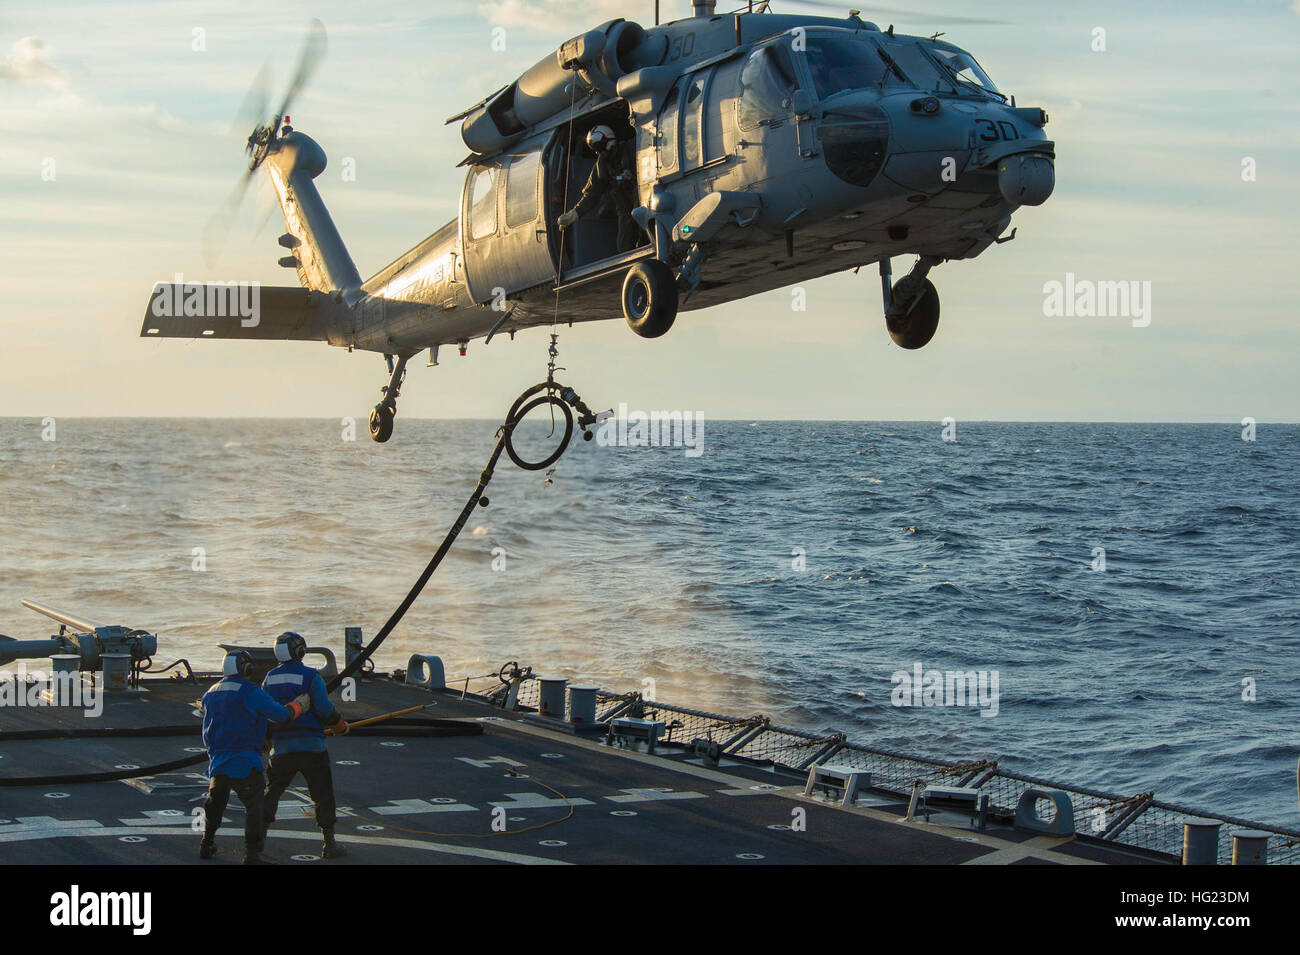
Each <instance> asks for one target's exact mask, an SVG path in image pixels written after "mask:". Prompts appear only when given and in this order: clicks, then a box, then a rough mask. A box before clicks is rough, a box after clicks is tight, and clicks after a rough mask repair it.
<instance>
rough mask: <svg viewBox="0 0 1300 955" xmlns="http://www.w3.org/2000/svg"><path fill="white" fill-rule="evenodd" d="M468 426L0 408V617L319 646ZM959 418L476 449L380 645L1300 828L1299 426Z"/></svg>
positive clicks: (397, 592)
mask: <svg viewBox="0 0 1300 955" xmlns="http://www.w3.org/2000/svg"><path fill="white" fill-rule="evenodd" d="M359 425H360V427H361V428H362V429H364V422H359ZM494 427H495V424H494V423H493V422H487V421H417V420H408V419H402V418H399V420H398V425H397V436H396V437H395V439H394V441H393V442H391V443H390V444H388V445H386V446H377V445H374V444H372V443H371V442H370V441H369V440H368V439H367V437H366V436H365V434H364V431H363V432H362V433H361V434H360V435H359V436H358V438H357V440H355V441H348V440H344V436H343V434H342V430H343V429H342V428H341V425H340V423H339V422H338V421H337V420H194V419H184V420H179V419H178V420H166V419H148V420H145V419H140V420H135V419H61V420H59V421H58V422H57V432H56V435H55V440H54V441H43V440H42V439H41V430H42V426H41V423H40V422H39V421H34V420H18V419H3V420H0V454H2V457H0V517H2V518H3V524H2V527H3V531H2V533H0V631H2V632H4V633H6V634H8V635H10V636H13V637H16V638H18V639H32V638H37V637H42V636H47V635H48V634H49V633H50V632H52V631H51V628H50V627H48V626H47V625H46V623H45V622H44V621H43V618H40V617H38V616H36V615H34V614H32V613H31V612H29V611H26V610H24V609H23V608H22V607H21V606H20V605H19V600H20V599H21V598H23V597H28V598H32V599H36V600H40V601H43V602H45V603H48V604H52V605H54V606H56V607H60V608H65V609H70V610H74V611H78V612H81V613H84V614H85V615H87V616H90V617H92V618H95V619H99V620H102V621H104V622H109V623H123V624H129V625H132V626H137V627H144V628H148V629H151V630H155V631H157V632H158V633H159V635H160V640H161V649H160V652H159V654H158V662H160V663H169V662H171V661H172V660H174V659H176V658H179V657H187V658H189V659H190V660H191V661H192V662H194V663H195V664H196V665H209V666H215V665H216V664H217V663H218V661H219V660H220V651H218V650H217V649H216V645H217V644H218V643H220V642H243V643H250V642H251V643H267V644H269V643H270V642H271V641H273V640H274V638H275V636H276V635H277V634H278V633H279V632H280V631H282V630H284V629H294V630H298V631H301V632H302V633H304V634H305V635H306V636H307V637H308V638H309V640H310V641H311V642H313V643H321V642H323V643H326V644H328V645H330V646H332V647H334V649H335V650H336V652H337V653H339V655H340V657H341V655H342V653H341V650H342V641H343V628H344V627H345V626H349V625H357V626H361V627H362V628H363V629H364V631H365V633H366V635H367V637H369V636H370V635H372V634H373V633H374V632H375V631H376V630H377V629H378V628H379V626H380V625H381V624H382V623H383V621H384V620H385V619H386V618H387V616H388V614H389V612H390V611H391V610H392V608H393V607H394V606H395V605H396V604H397V602H398V601H399V600H400V599H401V598H402V596H403V595H404V594H405V592H406V590H407V588H408V587H409V586H410V584H411V582H412V581H413V579H414V578H415V576H416V575H417V574H418V573H419V571H420V570H421V569H422V568H423V566H424V563H425V562H426V560H427V559H428V557H429V556H430V554H431V553H432V550H433V548H434V547H436V546H437V544H438V542H439V541H441V539H442V536H443V534H444V533H445V532H446V530H447V528H448V526H449V524H450V522H451V521H452V520H453V518H454V517H455V515H456V513H457V512H458V511H459V509H460V507H461V506H462V505H463V503H464V501H465V499H466V497H467V496H468V494H469V492H470V491H471V489H472V488H473V485H474V481H475V479H476V477H477V475H478V473H479V471H480V469H481V468H482V466H483V463H484V461H485V459H486V457H487V454H488V453H489V451H490V449H491V447H492V443H493V430H494ZM957 437H958V440H957V441H956V442H955V443H948V442H944V441H942V440H941V437H940V426H939V425H938V424H937V423H935V424H928V423H884V422H882V423H837V422H766V421H759V422H752V423H751V422H712V421H708V422H705V429H704V442H703V453H702V454H700V455H699V456H698V457H691V456H688V455H686V454H685V453H684V451H683V449H682V448H668V447H657V448H655V447H651V448H642V447H602V446H599V445H598V443H597V442H591V443H588V444H584V443H582V442H578V443H577V444H576V445H575V446H574V447H572V448H571V449H570V451H569V452H568V453H567V454H566V455H565V457H564V458H563V460H562V461H561V462H560V463H559V465H558V468H557V470H556V471H555V473H554V474H552V475H551V476H550V478H549V483H548V480H547V478H546V477H545V476H544V475H543V474H541V473H539V472H522V471H519V470H518V469H516V468H514V467H513V466H512V465H510V464H509V462H508V461H507V460H506V459H505V458H504V457H503V459H502V463H501V465H500V467H499V470H498V472H497V476H496V478H495V480H494V482H493V484H492V485H491V487H490V488H489V491H488V495H489V497H490V499H491V506H490V507H488V508H486V509H479V510H477V511H476V512H475V515H474V517H473V518H472V519H471V521H470V524H469V525H468V527H467V529H466V531H465V533H464V535H463V536H462V537H461V538H460V540H459V542H458V543H457V545H456V546H455V548H454V549H453V550H452V552H451V554H450V555H449V556H448V558H447V560H446V561H445V562H444V564H443V567H442V569H441V570H440V571H439V572H438V574H437V575H435V577H434V578H433V580H432V582H431V583H430V585H429V587H428V588H427V589H426V591H425V593H424V595H423V596H422V597H421V599H420V600H419V601H418V602H417V603H416V605H415V606H414V608H413V609H412V610H411V612H410V613H409V614H408V615H407V616H406V618H405V620H404V621H403V622H402V624H401V625H400V626H399V627H398V629H397V630H396V631H395V632H394V634H393V635H392V636H391V637H390V638H389V640H388V642H387V643H386V644H385V645H384V646H383V648H382V649H381V650H380V652H379V653H378V655H377V660H378V662H379V665H380V667H381V668H387V667H392V666H404V665H405V662H406V659H407V657H408V655H409V654H410V653H412V652H432V653H437V654H439V655H441V656H442V657H443V658H444V660H445V661H446V662H447V668H448V673H449V674H451V675H453V676H457V675H459V676H466V675H478V674H483V673H487V672H489V671H495V670H496V669H497V668H498V667H499V666H500V665H501V664H502V663H503V662H505V661H507V660H518V661H520V662H521V663H524V664H529V665H532V666H533V667H534V668H535V669H536V670H537V671H538V672H540V673H544V674H547V675H560V676H567V677H570V678H574V679H581V680H587V681H592V682H595V683H598V684H600V685H601V686H603V687H605V688H607V689H611V690H618V691H623V690H629V689H640V688H643V687H645V688H647V689H648V688H651V687H653V691H654V695H655V696H656V697H657V698H658V699H661V700H664V701H668V702H674V703H680V704H683V705H691V706H697V707H701V708H705V709H714V710H717V711H721V712H725V713H730V714H736V715H747V714H750V713H755V712H762V713H765V714H768V715H769V716H771V717H772V719H773V720H774V721H775V722H778V723H784V724H788V725H794V726H798V727H801V728H805V729H810V730H815V731H820V730H833V729H834V730H841V731H843V732H846V733H847V734H848V735H849V736H850V738H852V739H854V740H856V741H859V742H863V743H867V744H874V745H878V746H882V747H885V748H890V749H898V750H905V751H909V752H918V753H925V754H930V755H935V756H940V757H946V758H963V759H964V758H972V759H973V758H996V759H998V760H999V761H1001V763H1002V765H1003V766H1005V767H1007V768H1010V769H1014V770H1018V771H1021V772H1027V773H1030V774H1034V775H1039V776H1044V777H1047V778H1051V779H1058V780H1060V781H1062V782H1065V783H1073V784H1078V785H1084V786H1093V787H1100V788H1106V789H1111V790H1116V791H1119V792H1121V793H1133V792H1139V791H1146V790H1154V791H1155V792H1156V794H1157V796H1158V797H1160V798H1163V799H1166V800H1170V801H1175V802H1180V803H1186V804H1189V805H1192V806H1195V807H1199V808H1204V809H1208V810H1214V811H1218V812H1223V813H1230V814H1237V815H1243V816H1246V817H1248V818H1255V819H1258V820H1260V821H1263V822H1270V823H1274V824H1282V825H1291V826H1296V825H1300V814H1298V813H1297V803H1296V778H1295V772H1296V760H1297V756H1298V755H1300V745H1298V744H1300V626H1298V625H1300V517H1298V516H1297V507H1296V505H1297V496H1298V495H1297V490H1296V475H1297V473H1300V467H1298V465H1300V428H1298V427H1296V426H1261V428H1260V429H1259V433H1258V438H1257V440H1256V441H1255V442H1254V443H1249V442H1244V441H1242V440H1241V434H1240V429H1239V428H1238V427H1236V426H1233V425H1116V424H1000V423H969V424H966V423H963V424H960V425H959V426H958V435H957ZM533 438H534V439H539V438H540V436H538V435H533ZM196 548H199V549H201V554H202V560H203V564H204V566H205V569H202V570H198V569H195V563H196ZM1095 548H1104V550H1105V569H1104V570H1097V569H1094V566H1099V563H1098V561H1097V559H1096V551H1095ZM494 559H495V563H496V568H495V569H494ZM918 664H919V665H920V666H922V667H923V668H924V669H927V670H929V669H938V670H961V671H969V670H977V671H990V672H994V671H995V672H996V674H997V677H998V690H999V695H998V707H997V714H996V715H995V716H983V715H981V712H980V709H979V708H978V707H975V706H934V707H900V706H895V705H893V702H892V700H891V696H892V694H893V691H894V689H895V682H894V679H893V677H894V674H896V673H897V672H898V671H906V672H908V673H911V672H912V671H913V669H914V667H915V666H916V665H918ZM1248 686H1253V692H1254V700H1253V701H1248V700H1246V699H1243V695H1249V694H1248V693H1246V690H1247V687H1248ZM0 719H3V714H0Z"/></svg>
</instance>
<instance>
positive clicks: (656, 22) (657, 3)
mask: <svg viewBox="0 0 1300 955" xmlns="http://www.w3.org/2000/svg"><path fill="white" fill-rule="evenodd" d="M658 25H659V0H655V26H658Z"/></svg>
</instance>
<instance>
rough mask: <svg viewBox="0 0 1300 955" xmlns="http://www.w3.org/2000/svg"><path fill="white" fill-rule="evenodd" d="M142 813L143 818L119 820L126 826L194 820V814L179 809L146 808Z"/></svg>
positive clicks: (167, 823) (169, 823)
mask: <svg viewBox="0 0 1300 955" xmlns="http://www.w3.org/2000/svg"><path fill="white" fill-rule="evenodd" d="M141 815H142V816H144V818H143V819H129V818H123V819H119V820H118V821H119V822H120V823H122V825H124V826H189V825H192V824H193V822H194V817H193V816H187V815H186V814H185V813H184V812H182V811H181V810H179V809H145V810H143V811H142V812H141ZM222 821H223V822H224V821H225V820H222Z"/></svg>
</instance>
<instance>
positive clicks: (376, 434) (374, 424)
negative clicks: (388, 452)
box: [370, 404, 396, 444]
mask: <svg viewBox="0 0 1300 955" xmlns="http://www.w3.org/2000/svg"><path fill="white" fill-rule="evenodd" d="M395 414H396V412H395V411H394V410H393V409H392V408H391V407H390V406H388V405H384V404H379V405H375V407H374V410H373V411H371V412H370V439H371V440H372V441H377V442H379V443H380V444H383V443H384V442H385V441H387V440H388V439H389V438H391V437H392V436H393V416H394V415H395Z"/></svg>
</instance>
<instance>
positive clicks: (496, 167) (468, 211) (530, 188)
mask: <svg viewBox="0 0 1300 955" xmlns="http://www.w3.org/2000/svg"><path fill="white" fill-rule="evenodd" d="M542 180H543V164H542V144H540V143H538V144H535V145H534V146H531V147H519V148H517V149H516V150H512V151H510V152H507V153H505V154H503V155H501V156H498V157H496V158H493V159H490V160H487V161H485V162H483V163H481V164H478V165H475V166H471V167H470V170H469V175H468V176H466V177H465V192H464V196H463V197H462V200H461V220H460V221H461V236H462V242H463V245H464V249H465V280H466V283H467V285H468V287H469V292H470V296H471V297H472V298H473V299H474V301H475V302H480V303H482V302H490V301H491V300H492V298H493V296H494V295H495V294H497V293H496V292H495V290H496V289H502V290H504V292H505V294H506V295H509V294H511V293H514V292H518V291H521V290H522V289H526V288H531V287H532V286H534V285H539V284H541V283H543V282H551V281H553V280H554V279H555V265H554V262H553V261H552V259H551V253H550V249H549V246H548V244H547V234H546V225H547V218H546V208H545V204H544V202H543V185H542Z"/></svg>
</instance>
